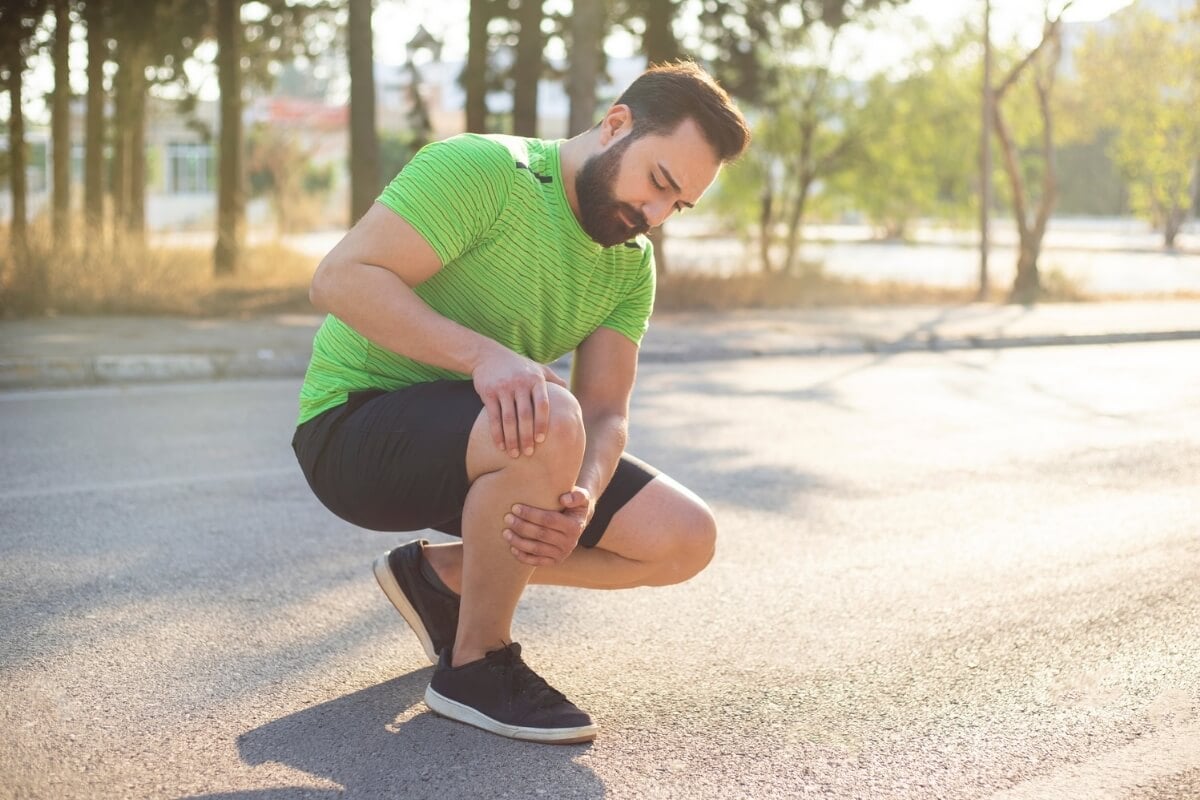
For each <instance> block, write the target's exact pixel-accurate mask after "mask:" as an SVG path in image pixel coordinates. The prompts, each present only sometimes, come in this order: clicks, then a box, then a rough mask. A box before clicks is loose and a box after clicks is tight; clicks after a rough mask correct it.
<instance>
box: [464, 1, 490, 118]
mask: <svg viewBox="0 0 1200 800" xmlns="http://www.w3.org/2000/svg"><path fill="white" fill-rule="evenodd" d="M470 3H471V6H470V12H469V13H470V19H469V20H468V22H467V27H468V41H467V68H466V73H465V74H464V75H463V88H464V89H466V92H467V100H466V102H467V131H468V132H470V133H486V132H487V48H488V33H487V29H488V19H489V11H488V0H470Z"/></svg>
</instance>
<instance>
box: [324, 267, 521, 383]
mask: <svg viewBox="0 0 1200 800" xmlns="http://www.w3.org/2000/svg"><path fill="white" fill-rule="evenodd" d="M310 297H311V299H312V302H313V305H315V306H316V307H317V308H318V310H321V311H325V312H327V313H330V314H333V315H334V316H335V317H337V318H338V319H340V320H342V321H343V322H345V323H346V324H347V325H349V326H350V327H351V328H353V329H354V330H356V331H358V332H359V333H361V334H362V335H363V336H365V337H366V338H367V339H369V340H370V341H372V342H374V343H375V344H377V345H379V346H380V347H383V348H386V349H388V350H391V351H392V352H394V353H399V354H400V355H402V356H406V357H408V358H411V359H413V360H415V361H420V362H422V363H425V364H430V365H432V366H435V367H441V368H442V369H449V370H453V371H455V372H461V373H463V374H467V375H469V374H471V372H472V370H473V369H474V367H475V365H477V364H478V363H479V362H480V361H481V360H482V358H483V356H484V355H485V354H486V353H487V352H488V351H489V350H493V349H494V348H497V347H500V345H499V344H498V343H496V342H495V341H493V340H491V339H489V338H487V337H486V336H483V335H482V334H479V333H476V332H475V331H472V330H470V329H469V328H466V327H464V326H462V325H459V324H458V323H457V322H454V321H452V320H449V319H447V318H446V317H443V316H442V315H441V314H439V313H437V312H436V311H434V310H433V309H432V308H430V307H429V306H428V305H427V304H426V303H425V301H424V300H422V299H421V298H420V297H418V296H417V294H416V292H414V291H413V290H412V289H411V288H410V287H409V286H408V285H406V284H405V283H404V281H402V280H400V278H399V277H397V276H396V275H395V274H393V273H392V272H389V271H388V270H386V269H383V268H382V267H376V266H372V265H370V264H361V263H352V264H340V265H326V264H322V265H321V267H320V269H319V270H318V272H317V275H316V276H314V279H313V288H312V291H311V292H310Z"/></svg>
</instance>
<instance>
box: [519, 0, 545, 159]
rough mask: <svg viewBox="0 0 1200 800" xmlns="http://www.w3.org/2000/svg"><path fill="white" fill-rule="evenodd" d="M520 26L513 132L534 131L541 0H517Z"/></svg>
mask: <svg viewBox="0 0 1200 800" xmlns="http://www.w3.org/2000/svg"><path fill="white" fill-rule="evenodd" d="M517 19H518V24H519V25H520V26H521V30H520V33H519V35H518V38H517V58H516V63H514V64H513V134H515V135H516V136H537V135H538V102H537V101H538V83H539V81H540V80H541V77H542V49H543V37H542V0H520V8H518V9H517Z"/></svg>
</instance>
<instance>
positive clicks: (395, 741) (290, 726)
mask: <svg viewBox="0 0 1200 800" xmlns="http://www.w3.org/2000/svg"><path fill="white" fill-rule="evenodd" d="M430 672H431V670H430V669H422V670H418V671H417V672H412V673H409V674H408V675H403V676H400V677H398V678H394V679H392V680H390V681H385V682H384V683H379V684H376V685H374V686H370V687H368V688H366V689H362V690H360V691H357V692H353V693H351V694H347V695H345V696H343V697H339V698H337V699H335V700H330V701H328V702H326V703H321V704H320V705H316V706H313V707H311V708H306V709H303V710H302V711H298V712H296V713H294V714H289V715H288V716H286V717H281V718H280V719H277V720H275V721H274V722H269V723H267V724H266V725H263V726H261V727H258V728H255V729H254V730H251V731H248V732H247V733H244V734H242V735H241V736H240V737H238V742H237V745H238V753H239V755H240V756H241V758H242V760H243V761H244V762H246V763H247V764H250V765H252V766H257V765H260V764H266V763H278V764H283V765H286V766H288V767H292V768H294V769H297V770H300V771H302V772H306V773H308V774H310V775H313V776H314V777H317V778H321V779H324V780H326V781H330V782H332V783H335V784H337V785H338V786H339V787H340V789H334V788H326V789H321V788H310V787H279V788H272V789H253V790H247V791H244V792H237V791H235V792H223V793H216V794H207V795H200V796H195V797H193V798H191V800H284V799H285V798H287V800H291V799H292V798H299V797H313V798H326V797H340V798H366V797H407V798H421V797H439V798H446V797H453V798H466V797H488V798H503V797H533V796H545V797H555V798H568V797H571V798H599V797H603V796H604V795H605V789H604V785H603V784H602V783H601V782H600V779H599V778H597V777H596V775H595V773H593V772H592V770H591V769H589V768H588V767H587V766H584V765H582V764H579V763H576V759H578V758H579V757H580V756H581V755H583V754H584V753H587V752H588V750H589V749H590V747H591V745H568V746H562V747H551V746H546V745H537V744H529V743H525V742H516V741H512V740H508V739H501V738H499V737H497V736H494V735H492V734H488V733H484V732H482V731H478V730H475V729H474V728H470V727H468V726H466V725H462V724H460V723H457V722H452V721H450V720H446V719H442V718H441V717H438V716H437V715H435V714H433V713H431V712H430V711H428V710H427V709H426V707H425V704H424V701H423V700H422V697H423V695H424V692H425V687H426V686H427V685H428V684H429V677H430Z"/></svg>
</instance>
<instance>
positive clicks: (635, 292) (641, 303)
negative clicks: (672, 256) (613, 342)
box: [600, 240, 655, 345]
mask: <svg viewBox="0 0 1200 800" xmlns="http://www.w3.org/2000/svg"><path fill="white" fill-rule="evenodd" d="M654 273H655V269H654V246H653V245H651V244H650V242H649V240H646V252H645V255H644V256H643V258H642V263H641V265H640V266H639V267H638V274H637V277H636V279H635V280H634V281H633V285H632V286H631V287H630V289H629V291H628V292H627V293H626V295H625V297H624V298H622V300H621V302H620V303H618V304H617V307H616V308H614V309H613V311H612V313H611V314H609V315H608V318H607V319H605V320H604V322H601V323H600V327H602V328H612V329H613V330H614V331H616V332H617V333H621V334H624V335H625V336H626V337H628V338H629V339H631V340H632V341H633V343H634V344H637V345H640V344H641V343H642V337H643V336H645V335H646V329H647V328H649V327H650V312H651V311H653V310H654V289H655V274H654Z"/></svg>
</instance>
